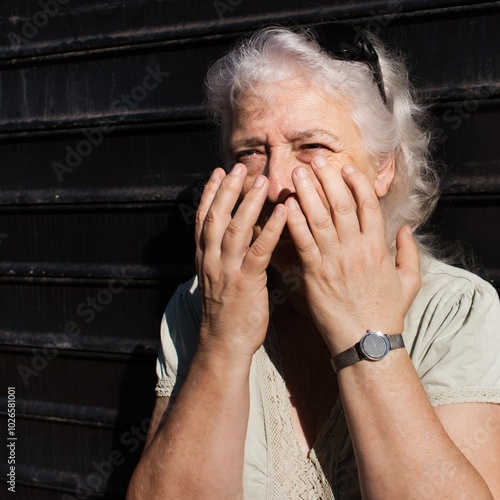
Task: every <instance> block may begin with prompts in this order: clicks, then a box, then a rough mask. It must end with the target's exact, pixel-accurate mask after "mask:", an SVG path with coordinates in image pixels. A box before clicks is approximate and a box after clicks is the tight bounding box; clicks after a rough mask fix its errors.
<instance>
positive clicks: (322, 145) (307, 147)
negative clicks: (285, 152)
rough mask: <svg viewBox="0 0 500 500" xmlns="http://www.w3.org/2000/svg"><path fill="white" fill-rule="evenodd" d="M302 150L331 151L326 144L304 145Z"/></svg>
mask: <svg viewBox="0 0 500 500" xmlns="http://www.w3.org/2000/svg"><path fill="white" fill-rule="evenodd" d="M302 149H329V148H327V147H326V146H325V145H324V144H304V145H303V146H302Z"/></svg>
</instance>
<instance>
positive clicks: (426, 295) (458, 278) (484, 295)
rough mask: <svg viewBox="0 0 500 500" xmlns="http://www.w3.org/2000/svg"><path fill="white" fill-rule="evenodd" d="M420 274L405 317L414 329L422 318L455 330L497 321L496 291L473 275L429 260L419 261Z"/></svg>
mask: <svg viewBox="0 0 500 500" xmlns="http://www.w3.org/2000/svg"><path fill="white" fill-rule="evenodd" d="M421 274H422V286H421V289H420V291H419V293H418V295H417V297H416V298H415V301H414V303H413V305H412V307H411V308H410V311H409V313H408V315H409V318H410V319H411V320H412V326H413V327H414V326H415V321H417V320H418V321H419V322H421V321H422V318H427V319H428V320H429V321H431V319H432V323H434V324H436V322H440V323H441V326H444V325H443V324H442V323H447V322H450V323H454V324H456V325H457V326H458V324H459V323H460V322H461V321H463V322H465V321H466V320H469V322H470V321H473V320H474V321H478V322H479V324H481V322H483V323H485V322H489V321H490V318H500V316H499V315H500V302H499V298H498V293H497V291H496V290H495V288H493V286H492V285H491V284H490V283H488V282H487V281H485V280H484V279H482V278H481V277H479V276H477V275H476V274H473V273H471V272H469V271H466V270H464V269H460V268H457V267H454V266H451V265H449V264H446V263H444V262H440V261H438V260H436V259H433V258H430V257H423V258H422V264H421ZM472 310H473V313H474V314H473V315H471V311H472ZM481 312H483V313H484V314H485V316H481V314H480V313H481ZM450 326H451V324H450ZM412 330H414V328H412Z"/></svg>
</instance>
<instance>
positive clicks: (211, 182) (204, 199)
mask: <svg viewBox="0 0 500 500" xmlns="http://www.w3.org/2000/svg"><path fill="white" fill-rule="evenodd" d="M225 175H226V173H225V172H224V170H223V169H222V168H216V169H215V170H214V171H213V172H212V175H211V176H210V178H209V179H208V182H207V184H206V185H205V187H204V189H203V193H202V195H201V198H200V202H199V204H198V210H197V211H196V223H195V229H194V239H195V243H196V246H197V247H199V246H200V237H201V232H202V230H203V224H204V222H205V217H206V215H207V212H208V209H209V208H210V206H211V205H212V202H213V200H214V198H215V194H216V193H217V190H218V189H219V186H220V183H221V181H222V179H223V178H224V177H225Z"/></svg>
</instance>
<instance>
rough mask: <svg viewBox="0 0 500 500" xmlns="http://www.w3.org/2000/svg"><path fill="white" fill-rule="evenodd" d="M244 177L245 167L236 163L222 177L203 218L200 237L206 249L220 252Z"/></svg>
mask: <svg viewBox="0 0 500 500" xmlns="http://www.w3.org/2000/svg"><path fill="white" fill-rule="evenodd" d="M245 177H246V167H245V166H244V165H242V164H241V163H237V164H236V165H235V166H234V167H233V169H232V170H231V172H230V173H229V174H228V175H226V176H225V177H224V178H223V179H222V181H221V183H220V186H219V189H218V190H217V192H216V193H215V196H214V198H213V201H212V203H211V205H210V207H209V208H208V210H207V212H206V214H205V217H204V220H203V228H202V231H201V238H202V240H203V244H204V246H205V249H206V250H207V251H214V252H216V253H219V252H220V250H221V243H222V238H223V237H224V233H225V232H226V228H227V226H228V224H229V222H230V221H231V213H232V211H233V209H234V207H235V205H236V203H237V201H238V198H239V197H240V194H241V189H242V187H243V182H244V180H245Z"/></svg>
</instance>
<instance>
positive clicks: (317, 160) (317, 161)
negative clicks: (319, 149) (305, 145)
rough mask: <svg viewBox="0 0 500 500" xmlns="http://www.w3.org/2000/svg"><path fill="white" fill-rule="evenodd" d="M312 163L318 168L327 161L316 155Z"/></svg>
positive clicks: (323, 165)
mask: <svg viewBox="0 0 500 500" xmlns="http://www.w3.org/2000/svg"><path fill="white" fill-rule="evenodd" d="M313 161H314V164H315V165H316V166H317V167H318V168H323V167H325V166H326V164H327V162H326V160H325V159H324V158H323V157H322V156H316V157H315V158H314V159H313Z"/></svg>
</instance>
